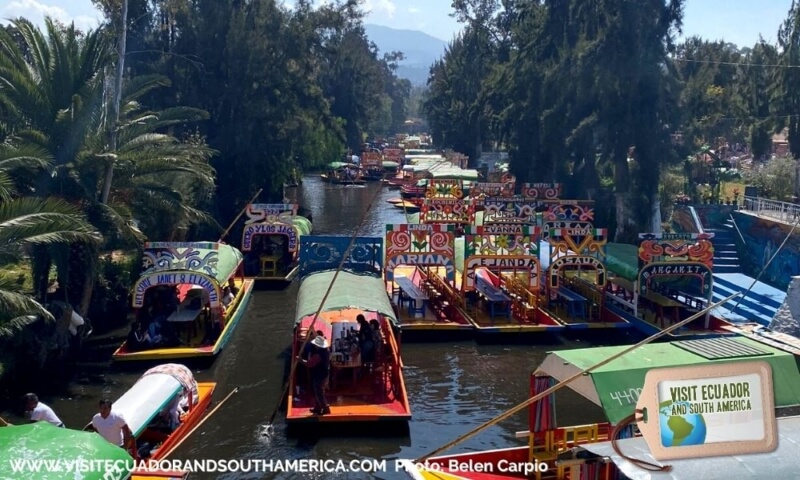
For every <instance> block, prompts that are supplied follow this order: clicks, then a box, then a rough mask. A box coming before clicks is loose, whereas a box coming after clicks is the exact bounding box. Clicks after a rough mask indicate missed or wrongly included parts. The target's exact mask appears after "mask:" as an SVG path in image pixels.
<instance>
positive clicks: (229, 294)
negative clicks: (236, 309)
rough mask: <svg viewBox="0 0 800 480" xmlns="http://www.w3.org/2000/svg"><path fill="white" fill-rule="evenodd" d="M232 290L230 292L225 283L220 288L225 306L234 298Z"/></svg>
mask: <svg viewBox="0 0 800 480" xmlns="http://www.w3.org/2000/svg"><path fill="white" fill-rule="evenodd" d="M234 298H236V297H234V296H233V292H231V289H230V287H228V286H227V285H226V286H225V287H224V288H223V289H222V304H223V305H224V306H225V307H227V306H229V305H230V304H231V303H232V302H233V300H234Z"/></svg>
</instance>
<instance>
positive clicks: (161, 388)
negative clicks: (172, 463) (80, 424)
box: [84, 363, 217, 461]
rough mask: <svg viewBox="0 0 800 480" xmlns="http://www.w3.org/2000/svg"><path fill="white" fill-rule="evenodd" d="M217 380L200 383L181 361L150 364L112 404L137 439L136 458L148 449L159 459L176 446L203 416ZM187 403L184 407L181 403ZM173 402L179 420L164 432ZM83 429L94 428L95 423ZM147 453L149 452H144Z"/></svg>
mask: <svg viewBox="0 0 800 480" xmlns="http://www.w3.org/2000/svg"><path fill="white" fill-rule="evenodd" d="M216 385H217V384H216V383H214V382H201V383H197V382H196V381H195V379H194V376H193V375H192V372H191V370H189V369H188V368H187V367H185V366H183V365H179V364H174V363H172V364H164V365H159V366H157V367H154V368H151V369H150V370H148V371H147V372H145V374H144V375H142V377H141V378H139V380H138V381H137V382H136V383H135V384H134V385H133V386H132V387H131V388H130V390H128V391H127V392H125V393H124V394H123V395H122V396H121V397H120V398H118V399H117V400H115V401H114V403H113V404H112V411H113V412H114V413H118V414H121V415H122V417H123V418H124V419H125V422H126V423H127V424H128V428H130V429H131V433H132V434H133V438H134V439H135V441H136V448H135V449H132V448H130V447H131V446H129V448H130V449H131V450H135V451H134V452H133V453H134V458H135V459H136V460H139V459H140V458H142V457H140V455H143V454H144V453H145V452H147V455H149V459H150V460H153V461H155V460H160V459H161V458H163V457H164V456H165V455H166V454H167V453H168V452H169V451H170V450H172V449H173V447H175V446H176V445H177V444H178V443H179V442H180V441H181V440H182V439H183V438H184V437H185V436H186V435H187V434H188V433H189V432H190V431H191V430H192V429H193V428H194V427H195V426H196V425H197V424H198V423H199V422H200V420H201V419H202V418H203V416H204V415H205V414H206V411H207V410H208V407H209V405H210V404H211V396H212V395H213V393H214V388H215V387H216ZM181 403H185V407H184V408H181V407H180V404H181ZM171 405H178V408H179V409H180V410H179V411H180V412H181V414H180V424H179V425H178V426H177V427H176V428H175V429H174V430H172V431H171V432H170V433H165V430H164V427H163V426H162V425H160V422H161V421H162V419H163V418H164V415H163V414H164V413H165V411H166V412H167V413H168V412H169V410H167V409H168V408H169V407H170V406H171ZM84 430H87V431H93V430H94V428H93V427H92V424H91V423H89V424H88V425H86V427H85V428H84ZM145 457H146V455H145Z"/></svg>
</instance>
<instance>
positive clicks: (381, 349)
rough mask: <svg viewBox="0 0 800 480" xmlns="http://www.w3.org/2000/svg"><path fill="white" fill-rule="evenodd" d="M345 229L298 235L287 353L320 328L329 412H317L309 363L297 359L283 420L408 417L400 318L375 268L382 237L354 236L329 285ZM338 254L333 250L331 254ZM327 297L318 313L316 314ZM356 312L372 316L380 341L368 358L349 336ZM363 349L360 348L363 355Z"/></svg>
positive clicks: (343, 246) (353, 332)
mask: <svg viewBox="0 0 800 480" xmlns="http://www.w3.org/2000/svg"><path fill="white" fill-rule="evenodd" d="M350 240H351V239H350V238H348V237H334V236H308V237H303V238H302V240H301V242H302V243H301V252H300V274H301V276H302V278H303V279H302V282H301V284H300V291H299V293H298V299H297V313H296V321H295V332H294V338H293V341H292V358H296V357H298V356H300V355H301V353H302V352H301V350H300V349H301V347H302V346H303V343H304V341H305V337H306V334H307V332H308V331H309V330H311V331H314V332H322V335H323V336H324V337H325V338H326V339H327V341H328V343H329V345H330V348H331V350H332V351H331V354H330V355H331V356H330V358H331V368H330V378H329V382H328V390H327V392H326V398H327V401H328V404H329V405H330V413H326V414H324V415H316V414H314V413H312V412H311V409H312V407H314V406H315V405H314V395H313V391H312V387H311V381H310V375H309V371H308V369H307V368H306V367H304V366H302V365H298V367H297V369H296V371H295V374H294V375H293V376H292V377H291V378H290V379H289V387H290V390H289V392H291V395H290V397H289V399H288V405H287V414H286V421H287V422H288V423H290V424H297V423H309V422H376V421H382V422H383V421H400V422H406V421H408V420H409V419H410V418H411V408H410V405H409V403H408V394H407V392H406V386H405V381H404V379H403V363H402V360H401V359H400V348H399V344H398V331H399V325H398V322H397V318H396V316H395V313H394V310H393V308H392V304H391V302H390V301H389V296H388V295H387V293H386V290H385V288H384V284H383V280H382V279H381V276H380V272H381V267H382V261H381V259H382V252H383V239H381V238H372V237H370V238H366V237H362V238H357V239H356V241H355V244H354V246H353V249H352V253H351V254H350V257H349V258H348V261H347V262H345V264H344V270H343V271H341V272H339V274H338V276H337V277H336V281H335V282H334V283H333V286H332V288H330V292H328V289H329V287H330V285H331V281H332V280H333V277H334V275H336V272H335V270H334V269H335V268H336V267H337V266H338V265H339V264H340V263H341V257H342V255H343V253H344V252H346V251H347V247H348V245H349V244H350ZM337 257H338V258H337ZM323 299H325V303H324V305H323V307H322V309H321V311H320V314H319V317H316V320H315V316H316V313H317V311H318V310H320V305H321V304H322V302H323ZM358 315H364V317H365V318H366V320H367V322H370V323H377V327H378V331H379V332H380V342H379V345H377V348H376V350H375V355H374V358H363V359H362V358H361V352H360V351H359V348H358V346H357V345H354V344H355V343H356V342H354V341H353V338H354V337H355V335H356V334H357V332H358V330H359V324H358V323H357V322H356V317H357V316H358ZM365 357H366V356H365Z"/></svg>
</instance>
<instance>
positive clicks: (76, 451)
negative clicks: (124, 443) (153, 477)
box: [0, 422, 133, 480]
mask: <svg viewBox="0 0 800 480" xmlns="http://www.w3.org/2000/svg"><path fill="white" fill-rule="evenodd" d="M81 460H85V461H97V462H105V461H109V462H126V463H132V462H133V458H131V456H130V455H128V453H127V452H126V451H125V449H122V448H119V447H118V446H116V445H113V444H112V443H110V442H108V441H106V440H105V439H104V438H103V437H101V436H100V435H98V434H96V433H94V432H84V431H81V430H74V429H71V428H59V427H56V426H55V425H53V424H51V423H49V422H34V423H28V424H24V425H11V426H7V427H3V428H0V478H2V479H4V480H29V479H31V478H36V479H37V480H65V479H70V480H74V479H81V480H112V479H113V480H123V479H127V478H130V475H131V473H130V472H129V471H128V469H125V468H122V469H119V470H116V471H115V470H113V469H111V470H109V471H106V470H105V469H103V468H96V467H95V468H94V469H87V470H86V471H81V470H77V469H76V470H74V471H73V472H71V473H68V471H67V470H60V469H58V468H52V467H51V468H50V469H46V468H42V469H41V470H38V471H36V474H33V472H32V471H31V470H28V469H26V468H25V467H23V468H22V469H17V468H15V467H14V463H15V462H27V461H32V462H52V463H53V464H56V462H58V463H59V464H61V465H63V466H64V468H67V465H68V464H69V463H71V462H78V461H81ZM40 465H41V463H40ZM28 468H31V467H28ZM79 472H80V473H79Z"/></svg>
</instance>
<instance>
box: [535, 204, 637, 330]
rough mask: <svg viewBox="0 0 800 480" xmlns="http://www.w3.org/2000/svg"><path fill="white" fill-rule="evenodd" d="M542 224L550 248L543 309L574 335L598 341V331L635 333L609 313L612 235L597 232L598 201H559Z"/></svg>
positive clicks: (547, 212)
mask: <svg viewBox="0 0 800 480" xmlns="http://www.w3.org/2000/svg"><path fill="white" fill-rule="evenodd" d="M542 221H543V227H542V230H543V234H544V237H545V238H546V239H547V242H548V244H549V247H550V254H549V256H548V257H549V258H548V263H547V273H546V277H547V282H545V288H544V292H545V299H546V302H543V308H545V309H546V310H547V311H548V312H550V313H551V314H552V315H554V316H557V317H558V318H559V319H561V321H562V322H564V324H565V325H566V327H567V330H568V332H569V333H573V334H580V333H584V332H585V333H587V334H590V335H593V336H594V335H596V334H597V333H598V332H597V331H598V329H612V330H614V334H615V335H616V333H617V332H616V330H618V329H627V330H632V329H634V326H633V324H632V323H630V322H628V321H627V320H626V319H625V318H623V317H619V316H617V315H614V314H612V313H611V312H609V311H608V310H606V309H605V308H604V307H605V304H606V296H605V287H606V284H607V282H608V278H607V277H608V274H607V271H606V266H605V259H606V251H605V247H606V243H607V238H608V230H607V229H605V228H595V227H594V224H593V221H594V202H592V201H586V200H556V201H554V202H553V203H550V204H549V205H547V211H546V212H544V214H543V215H542Z"/></svg>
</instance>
